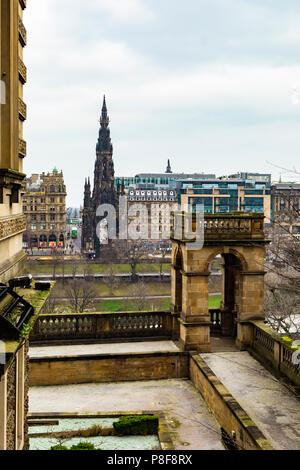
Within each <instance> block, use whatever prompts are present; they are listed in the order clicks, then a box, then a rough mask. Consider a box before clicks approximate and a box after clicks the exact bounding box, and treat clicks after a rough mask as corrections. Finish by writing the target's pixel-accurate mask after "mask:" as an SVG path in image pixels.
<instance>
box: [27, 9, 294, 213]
mask: <svg viewBox="0 0 300 470" xmlns="http://www.w3.org/2000/svg"><path fill="white" fill-rule="evenodd" d="M24 23H25V26H26V28H27V32H28V45H27V47H26V49H25V59H24V60H25V63H26V65H27V67H28V83H27V85H26V86H25V101H26V102H27V104H28V108H29V109H28V111H29V112H28V114H29V116H28V120H27V122H26V125H25V127H24V135H25V139H26V140H27V141H28V157H27V159H26V160H25V168H24V170H25V172H26V173H27V174H31V173H41V172H43V171H50V170H52V169H53V167H54V166H57V168H58V169H59V170H61V169H62V170H63V172H64V176H65V181H66V185H67V191H68V205H75V206H79V205H80V204H81V203H82V199H83V186H84V178H85V177H86V176H91V177H92V176H93V170H94V163H95V146H96V141H97V138H98V129H99V122H98V121H99V115H100V110H101V105H102V99H103V95H104V94H105V95H106V97H107V106H108V111H109V115H110V119H111V126H110V127H111V136H112V141H113V144H114V162H115V170H116V175H117V176H134V175H135V174H137V173H140V172H162V171H165V169H166V165H167V159H168V158H170V159H171V164H172V169H173V171H176V172H207V173H216V174H217V175H218V176H220V175H224V174H228V173H232V172H237V171H251V172H262V173H264V172H267V173H272V174H273V177H274V180H276V179H278V178H279V173H280V170H278V169H276V168H274V167H272V166H271V165H270V164H269V163H268V162H273V163H274V164H276V165H279V166H284V167H286V168H297V169H298V171H300V162H299V160H300V159H299V153H300V93H299V96H298V90H300V2H299V0H285V1H282V0H186V1H184V2H182V1H179V0H30V2H28V7H27V9H26V10H25V15H24ZM282 173H283V175H282V178H283V179H284V180H291V179H293V178H292V176H291V175H290V174H284V171H282ZM299 179H300V177H299Z"/></svg>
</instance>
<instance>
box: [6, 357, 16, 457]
mask: <svg viewBox="0 0 300 470" xmlns="http://www.w3.org/2000/svg"><path fill="white" fill-rule="evenodd" d="M16 384H17V380H16V360H13V361H12V363H11V365H10V367H9V369H8V371H7V405H6V406H7V418H6V450H15V443H16V395H17V387H16Z"/></svg>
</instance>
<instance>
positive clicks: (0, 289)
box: [0, 0, 38, 450]
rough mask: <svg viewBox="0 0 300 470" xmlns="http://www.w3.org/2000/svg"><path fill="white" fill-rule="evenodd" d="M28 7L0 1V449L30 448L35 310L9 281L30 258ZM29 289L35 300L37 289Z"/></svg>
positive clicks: (23, 2) (20, 2)
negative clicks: (28, 332)
mask: <svg viewBox="0 0 300 470" xmlns="http://www.w3.org/2000/svg"><path fill="white" fill-rule="evenodd" d="M25 7H26V0H0V300H1V301H0V450H22V449H27V448H28V432H27V428H28V426H27V423H26V418H27V412H28V388H29V382H28V373H29V359H28V348H29V344H28V340H26V339H25V338H24V337H23V336H22V335H21V329H22V328H23V325H24V323H26V324H27V323H28V322H29V321H31V322H32V325H33V318H32V317H31V315H33V312H34V309H33V307H32V306H31V305H30V304H29V303H28V302H26V300H25V298H24V297H26V294H25V293H22V296H19V295H18V294H17V292H15V291H12V290H11V289H9V288H8V287H7V286H6V285H5V283H7V281H8V280H10V279H11V278H13V277H14V276H15V275H19V274H22V271H23V269H24V266H25V262H26V255H25V253H24V252H23V250H22V235H23V232H24V230H25V227H26V226H25V217H24V215H23V213H22V193H23V191H24V188H25V175H24V174H23V159H24V158H25V157H26V142H25V141H24V140H23V122H24V121H25V119H26V105H25V103H24V101H23V85H24V84H25V82H26V78H27V77H26V75H27V72H26V67H25V65H24V63H23V47H24V46H25V45H26V29H25V27H24V25H23V20H22V18H23V10H24V8H25ZM26 292H27V293H29V292H30V295H31V296H32V297H31V299H32V300H33V299H34V295H35V294H34V292H35V291H33V289H31V290H30V289H28V290H26ZM37 313H38V312H37Z"/></svg>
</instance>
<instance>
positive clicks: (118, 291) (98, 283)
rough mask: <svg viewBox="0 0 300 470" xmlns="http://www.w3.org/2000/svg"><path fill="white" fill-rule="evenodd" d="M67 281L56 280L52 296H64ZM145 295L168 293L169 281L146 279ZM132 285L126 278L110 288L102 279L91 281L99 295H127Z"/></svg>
mask: <svg viewBox="0 0 300 470" xmlns="http://www.w3.org/2000/svg"><path fill="white" fill-rule="evenodd" d="M67 285H68V281H67V280H66V281H65V282H63V281H62V280H58V281H56V285H55V287H54V289H53V292H52V297H56V298H58V299H59V298H60V297H66V286H67ZM146 286H147V295H170V290H171V287H170V286H171V284H170V282H161V281H158V280H156V281H149V282H148V281H147V283H146ZM131 287H132V283H131V282H129V281H128V280H127V281H126V280H122V279H121V280H119V281H118V282H117V283H115V285H113V286H112V290H111V288H110V285H109V282H105V281H104V280H103V281H102V280H95V281H93V288H94V289H95V291H97V295H98V296H99V297H127V296H128V295H129V294H128V292H129V290H130V288H131Z"/></svg>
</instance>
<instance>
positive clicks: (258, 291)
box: [236, 271, 265, 349]
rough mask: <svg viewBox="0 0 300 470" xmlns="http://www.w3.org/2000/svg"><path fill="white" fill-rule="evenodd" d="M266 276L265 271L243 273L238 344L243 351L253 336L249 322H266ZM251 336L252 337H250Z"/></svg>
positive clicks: (238, 320)
mask: <svg viewBox="0 0 300 470" xmlns="http://www.w3.org/2000/svg"><path fill="white" fill-rule="evenodd" d="M264 276H265V271H248V272H242V273H241V278H242V279H241V284H242V292H241V305H240V308H239V312H238V319H237V322H238V330H237V340H236V344H237V346H238V347H239V348H240V349H243V348H244V347H245V346H247V345H248V344H249V340H251V334H250V333H249V332H250V330H249V326H248V325H247V322H249V321H251V320H264V319H265V313H264ZM249 335H250V336H249Z"/></svg>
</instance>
